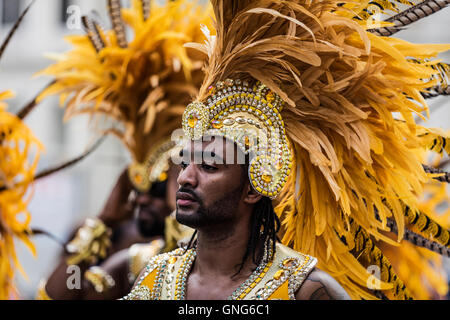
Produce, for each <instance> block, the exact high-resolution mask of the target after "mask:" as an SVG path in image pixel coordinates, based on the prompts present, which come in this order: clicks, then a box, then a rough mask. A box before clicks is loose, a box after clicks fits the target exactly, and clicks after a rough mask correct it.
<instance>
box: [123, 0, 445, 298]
mask: <svg viewBox="0 0 450 320" xmlns="http://www.w3.org/2000/svg"><path fill="white" fill-rule="evenodd" d="M211 2H212V4H213V8H214V11H215V18H216V21H217V23H216V26H215V27H216V31H217V35H216V36H212V35H210V34H209V32H207V30H205V31H206V32H205V34H206V35H207V36H208V41H207V42H206V44H205V45H198V44H194V45H190V44H188V46H190V47H193V48H197V49H199V50H200V51H201V52H203V53H204V54H205V55H207V56H208V58H209V61H208V63H207V65H206V67H205V79H204V82H203V85H202V87H201V89H200V92H199V95H198V96H197V97H196V99H195V100H194V102H192V103H191V104H190V105H188V106H187V108H186V110H185V112H184V114H183V130H184V132H185V135H186V137H187V138H188V139H189V140H193V141H194V142H191V143H190V144H187V146H185V151H186V152H185V153H187V155H185V153H183V156H186V158H187V160H188V161H186V160H185V163H184V164H182V172H181V173H180V176H179V180H178V182H179V184H180V185H181V188H180V190H179V193H178V200H177V210H178V213H177V219H178V220H179V221H180V222H182V223H185V224H187V225H191V226H194V227H195V228H196V229H197V232H198V236H197V239H196V240H195V241H194V239H193V241H192V243H193V246H192V245H191V246H188V248H187V249H185V250H183V249H179V250H175V251H173V252H171V253H167V254H163V255H160V256H157V257H155V258H153V259H152V260H151V261H150V263H149V264H148V266H147V267H146V268H145V269H144V270H143V273H142V277H140V278H139V280H138V281H137V282H136V285H135V287H134V289H133V290H132V292H131V293H130V294H129V295H128V296H127V297H126V298H127V299H198V298H203V299H206V298H208V299H223V298H226V297H228V298H231V299H308V298H318V297H319V298H328V299H330V298H343V299H344V298H348V296H349V295H350V297H352V298H355V299H361V298H362V299H376V298H385V297H386V296H387V297H388V298H394V299H410V298H411V295H410V293H409V292H408V290H407V288H406V286H405V285H404V283H403V281H402V280H401V279H400V278H399V277H398V276H397V275H396V274H395V270H394V269H393V268H392V266H391V265H390V263H389V261H388V260H387V259H386V257H385V256H384V255H383V253H382V252H381V251H380V249H379V248H378V247H377V246H376V245H375V242H374V241H375V239H376V240H381V241H385V242H390V243H392V240H391V239H390V238H388V237H386V236H385V235H384V234H383V232H386V231H388V232H391V233H396V235H397V239H398V242H400V240H401V238H402V237H403V235H404V234H406V233H407V232H408V229H407V228H405V226H408V227H416V228H418V229H419V230H420V232H423V236H424V237H427V232H429V233H428V237H429V234H430V233H432V234H433V235H434V237H435V238H433V239H431V240H430V239H428V240H429V241H432V242H433V244H432V245H430V246H428V245H427V247H430V248H435V249H434V250H436V251H437V252H446V251H445V246H446V245H448V241H449V232H448V231H447V230H445V229H444V228H442V227H440V226H439V225H438V224H437V223H436V222H435V221H433V220H432V219H430V217H428V216H426V215H425V214H423V213H422V212H420V210H419V209H418V206H417V195H418V194H420V192H421V186H422V184H423V183H424V182H426V181H427V180H428V179H429V177H428V176H427V174H426V172H425V171H424V169H423V166H422V165H421V162H420V159H418V157H417V156H416V153H415V152H416V151H417V149H425V148H426V146H425V143H424V141H421V137H418V136H417V135H416V129H418V128H417V126H416V124H415V123H414V121H413V118H412V114H411V112H412V110H413V109H414V110H417V111H421V110H426V103H425V101H424V100H423V98H422V96H421V93H423V92H426V91H427V90H428V88H430V86H431V85H433V84H434V83H435V82H436V81H437V79H436V81H435V80H432V81H429V80H424V79H430V78H431V79H433V77H434V76H433V75H435V74H436V71H433V69H435V68H436V64H437V63H438V62H437V61H434V60H432V58H433V56H435V55H436V54H437V53H438V52H440V51H442V50H446V49H447V48H448V46H434V47H433V49H432V50H431V51H432V52H431V51H429V52H428V54H427V57H426V59H427V61H426V62H424V63H422V62H421V61H422V60H421V59H423V58H424V57H421V59H413V61H412V60H410V57H411V52H413V51H414V50H415V51H414V52H420V55H421V54H422V53H423V52H424V51H423V50H424V49H425V47H422V46H420V45H414V44H410V43H408V44H407V45H406V43H404V42H402V41H400V40H398V39H386V38H380V37H378V36H376V35H374V34H372V33H371V32H372V31H371V30H366V29H365V28H364V26H363V25H362V24H361V23H358V22H361V21H364V20H362V18H361V17H362V13H364V12H367V4H356V3H353V2H349V3H342V2H340V1H331V2H330V1H326V2H323V1H282V2H280V1H267V0H264V1H254V0H253V1H250V0H249V1H243V0H239V1H231V0H227V1H225V0H213V1H211ZM360 13H361V15H359V14H360ZM352 14H353V15H356V16H353V15H352ZM374 33H375V32H374ZM400 43H401V45H400ZM431 65H433V67H431ZM416 67H417V68H416ZM422 72H423V74H422ZM424 74H427V76H424ZM399 75H401V76H399ZM411 99H414V101H415V103H416V104H414V103H411ZM413 105H414V106H413ZM418 106H422V107H423V108H422V109H421V108H419V107H418ZM415 108H417V109H415ZM394 113H400V114H402V115H403V117H404V118H405V122H403V121H398V120H394V118H393V114H394ZM428 134H431V132H429V133H428ZM432 136H433V135H432ZM210 137H212V138H213V140H212V141H211V142H209V143H206V144H205V138H206V139H209V138H210ZM219 137H223V138H219ZM433 138H436V139H440V138H443V137H436V135H434V136H433ZM223 139H225V141H223ZM196 142H199V143H197V146H196V145H195V143H196ZM223 143H224V145H225V146H228V148H227V149H226V150H227V151H226V152H224V151H223V150H222V148H223V145H222V144H223ZM231 143H233V145H232V146H233V147H234V148H238V149H239V151H240V152H241V153H242V154H243V156H245V157H244V158H245V159H246V161H244V162H241V160H242V158H243V157H242V155H241V156H240V157H238V159H236V158H235V156H234V155H233V156H229V150H230V144H231ZM188 147H189V148H188ZM231 150H233V149H232V148H231ZM188 152H189V153H188ZM211 152H213V153H211ZM196 154H199V155H198V156H197V159H201V161H195V159H196ZM205 154H206V155H207V156H212V159H213V160H212V161H211V160H208V158H207V160H205V158H204V157H205ZM235 154H236V153H235ZM236 155H237V156H239V153H237V154H236ZM223 157H229V158H230V159H232V160H234V161H232V162H227V161H222V159H223ZM237 160H239V162H238V163H240V164H242V163H244V164H245V166H244V168H246V167H248V170H247V168H246V169H245V170H242V167H239V166H238V165H236V161H237ZM222 163H224V164H223V165H222ZM406 168H408V169H406ZM243 173H245V176H246V178H244V176H243V175H242V174H243ZM239 177H240V179H239ZM223 194H226V196H225V199H226V200H224V199H223V198H222V195H223ZM274 212H276V213H277V215H278V216H279V217H280V218H281V219H282V225H283V228H284V230H283V233H284V235H283V239H282V242H283V244H286V245H288V246H289V247H291V248H294V249H295V250H296V251H293V250H290V249H288V248H287V247H285V246H283V245H281V244H279V243H277V241H276V232H277V223H276V221H277V219H276V218H275V214H274ZM431 225H432V227H431ZM427 230H428V231H427ZM427 243H428V244H430V242H427ZM436 248H439V250H437V249H436ZM302 252H304V253H306V254H303V253H302ZM314 256H315V257H317V258H318V259H317V260H316V259H315V258H313V257H314ZM316 263H318V266H319V267H320V269H323V270H324V271H326V273H325V272H323V271H319V270H318V269H314V265H315V264H316ZM369 267H375V268H378V270H379V271H380V272H379V274H380V276H379V277H378V278H376V277H375V278H374V276H372V275H371V273H369V272H368V268H369ZM327 274H330V275H331V276H332V278H331V277H330V276H328V275H327ZM333 278H334V279H336V281H338V282H339V285H338V284H337V283H336V282H335V280H333ZM372 278H373V279H375V280H376V281H375V282H376V284H375V285H372V283H371V282H370V281H371V280H373V279H372ZM239 284H240V285H239ZM342 288H345V291H344V289H342ZM345 292H347V293H348V295H347V294H346V293H345Z"/></svg>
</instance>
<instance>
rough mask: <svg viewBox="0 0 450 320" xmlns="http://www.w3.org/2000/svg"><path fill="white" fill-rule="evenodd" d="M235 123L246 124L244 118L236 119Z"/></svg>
mask: <svg viewBox="0 0 450 320" xmlns="http://www.w3.org/2000/svg"><path fill="white" fill-rule="evenodd" d="M236 122H237V123H239V124H245V123H247V121H246V120H245V119H244V118H242V117H237V118H236Z"/></svg>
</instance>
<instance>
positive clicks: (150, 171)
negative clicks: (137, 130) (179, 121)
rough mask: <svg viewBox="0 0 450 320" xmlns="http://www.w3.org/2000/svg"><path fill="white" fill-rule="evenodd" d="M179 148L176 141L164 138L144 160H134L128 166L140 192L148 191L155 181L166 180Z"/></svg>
mask: <svg viewBox="0 0 450 320" xmlns="http://www.w3.org/2000/svg"><path fill="white" fill-rule="evenodd" d="M178 149H179V147H178V146H177V142H176V141H172V140H171V139H170V138H169V139H164V140H163V141H162V142H160V143H159V144H157V145H156V146H155V147H153V148H151V149H150V151H149V152H148V153H147V156H146V157H145V161H144V162H133V163H132V164H131V165H130V166H129V167H128V176H129V178H130V181H131V182H132V183H133V186H134V187H135V188H136V189H137V190H139V191H140V192H147V191H148V190H150V188H151V186H152V184H153V183H155V182H163V181H165V180H166V179H167V170H169V161H170V159H171V157H172V155H173V153H174V152H177V150H178Z"/></svg>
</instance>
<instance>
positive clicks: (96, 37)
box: [81, 16, 105, 52]
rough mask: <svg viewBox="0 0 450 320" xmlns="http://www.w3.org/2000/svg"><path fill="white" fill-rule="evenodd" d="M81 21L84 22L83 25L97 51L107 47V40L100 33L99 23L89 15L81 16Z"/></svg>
mask: <svg viewBox="0 0 450 320" xmlns="http://www.w3.org/2000/svg"><path fill="white" fill-rule="evenodd" d="M81 22H82V23H83V27H84V29H85V31H86V33H87V35H88V37H89V40H90V41H91V43H92V45H93V46H94V48H95V51H97V52H100V51H101V50H102V49H103V48H105V42H104V41H103V39H102V37H101V35H100V31H99V28H98V26H97V23H96V22H95V21H94V20H93V19H92V18H90V17H88V16H83V17H81Z"/></svg>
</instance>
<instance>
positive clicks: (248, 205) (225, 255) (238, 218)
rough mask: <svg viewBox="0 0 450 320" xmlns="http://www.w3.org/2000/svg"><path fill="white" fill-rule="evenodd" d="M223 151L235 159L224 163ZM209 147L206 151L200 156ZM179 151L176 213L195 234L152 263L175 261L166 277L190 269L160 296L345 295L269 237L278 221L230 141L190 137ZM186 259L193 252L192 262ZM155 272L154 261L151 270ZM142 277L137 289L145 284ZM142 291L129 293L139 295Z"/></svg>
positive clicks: (273, 236)
mask: <svg viewBox="0 0 450 320" xmlns="http://www.w3.org/2000/svg"><path fill="white" fill-rule="evenodd" d="M205 150H207V151H205ZM230 150H231V151H232V152H231V154H233V155H234V157H235V159H234V161H233V162H231V163H226V162H225V163H224V161H223V159H229V155H228V154H227V151H228V152H229V151H230ZM211 151H212V152H213V153H214V155H213V157H211V156H209V157H208V156H207V155H205V154H206V153H207V152H211ZM182 153H183V161H182V163H181V172H180V175H179V177H178V184H179V185H180V189H179V190H178V192H177V214H176V217H177V221H178V222H180V223H182V224H184V225H187V226H189V227H191V228H194V229H196V231H197V239H196V244H195V245H194V248H191V249H189V250H188V253H185V254H183V253H184V251H183V250H181V249H179V250H176V251H175V252H172V253H169V254H168V255H166V257H161V258H160V259H159V261H158V262H157V263H155V264H157V265H158V266H161V265H163V264H164V262H166V263H168V264H169V265H170V266H172V265H173V266H174V267H173V269H172V271H171V272H170V271H167V274H166V275H165V276H163V277H165V278H166V279H171V278H173V277H176V278H177V279H183V278H185V276H187V275H189V277H188V280H187V282H183V281H182V280H181V281H180V283H179V284H178V285H177V286H175V287H173V288H170V289H166V288H163V289H162V291H161V292H159V296H160V297H161V298H164V299H165V298H169V299H170V298H172V299H173V298H175V299H183V298H185V299H202V300H205V299H215V300H221V299H226V298H228V297H231V298H244V297H249V298H263V297H264V298H269V297H270V298H289V296H288V294H289V295H290V294H294V295H295V298H296V299H347V298H349V297H348V295H347V293H346V292H345V291H344V290H343V289H342V287H341V286H340V285H339V284H338V283H337V282H336V281H335V280H334V279H333V278H332V277H330V276H329V275H328V274H327V273H325V272H323V271H321V270H319V269H317V268H314V266H315V263H316V261H315V259H314V258H312V257H309V256H305V255H300V254H298V253H296V252H295V251H293V250H291V249H289V248H287V247H285V246H282V245H281V244H279V243H276V242H277V235H276V234H277V231H278V229H279V220H278V218H277V216H276V214H275V212H274V210H273V207H272V204H271V200H270V199H269V198H267V197H263V196H262V195H260V194H258V193H257V192H256V191H255V190H254V189H253V188H252V187H251V185H250V181H249V180H248V178H246V176H247V169H248V165H247V166H246V165H240V164H237V160H238V158H242V156H243V155H242V153H240V150H239V149H238V148H237V147H236V146H235V145H234V144H233V142H231V141H228V140H225V139H224V138H222V137H212V138H211V141H210V142H203V143H202V144H198V143H194V142H192V143H190V145H188V146H187V148H186V149H184V150H183V151H182ZM194 159H202V160H201V161H200V162H195V161H194ZM214 160H216V161H214ZM260 230H261V232H260ZM274 249H275V250H274ZM272 255H275V257H272ZM188 257H189V258H191V257H194V258H195V264H193V265H192V263H193V261H192V260H189V259H188ZM150 265H151V264H150ZM279 265H282V266H283V267H281V268H280V267H279ZM191 268H192V269H191ZM151 269H152V267H150V268H149V269H148V270H151ZM169 270H170V269H169ZM161 271H163V270H161V269H158V268H157V267H156V268H155V269H154V270H153V272H152V273H156V272H160V273H162V272H161ZM152 273H149V274H147V273H145V274H144V277H145V279H149V278H152V276H154V274H153V275H152ZM145 279H144V280H143V281H141V282H140V283H141V285H140V287H139V288H146V287H145V284H144V283H146V281H147V280H145ZM160 279H161V278H160ZM249 279H252V281H249ZM154 281H158V280H157V279H154ZM303 281H304V284H303V285H302V286H301V289H300V290H298V289H299V288H300V285H301V284H302V282H303ZM287 282H289V286H290V285H291V284H294V286H295V287H293V288H292V290H293V292H291V288H289V292H288V287H287V286H283V285H282V284H283V283H287ZM149 286H150V287H151V283H149ZM249 289H250V290H249ZM144 290H145V289H144ZM184 290H185V291H184ZM141 291H142V289H141V290H139V289H138V290H135V292H134V293H133V292H132V293H131V295H130V296H128V298H131V299H134V298H137V297H145V295H144V296H142V292H141ZM247 291H248V292H247ZM153 294H154V295H158V293H155V292H154V293H153Z"/></svg>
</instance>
